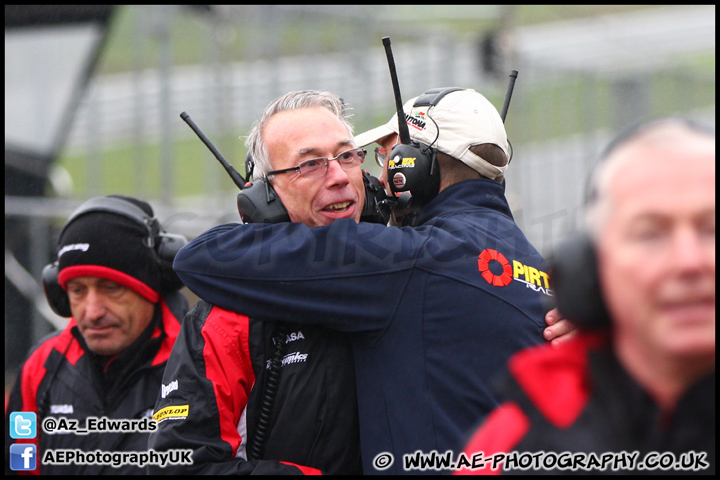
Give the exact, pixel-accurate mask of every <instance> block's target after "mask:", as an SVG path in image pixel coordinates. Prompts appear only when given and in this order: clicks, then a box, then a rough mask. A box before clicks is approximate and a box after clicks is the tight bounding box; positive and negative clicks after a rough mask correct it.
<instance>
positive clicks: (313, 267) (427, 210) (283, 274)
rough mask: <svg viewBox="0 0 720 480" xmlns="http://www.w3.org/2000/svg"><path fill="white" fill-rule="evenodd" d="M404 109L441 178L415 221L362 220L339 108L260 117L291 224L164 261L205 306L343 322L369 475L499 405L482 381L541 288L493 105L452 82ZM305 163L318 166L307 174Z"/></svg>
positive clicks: (453, 443)
mask: <svg viewBox="0 0 720 480" xmlns="http://www.w3.org/2000/svg"><path fill="white" fill-rule="evenodd" d="M273 108H274V107H272V106H271V110H273ZM266 113H267V112H266ZM406 114H407V115H409V116H410V118H418V116H420V117H423V116H425V117H427V118H432V119H433V121H432V122H430V121H428V122H425V123H424V125H425V127H426V128H428V129H429V130H428V131H426V132H420V131H419V130H417V129H411V137H412V138H413V139H416V140H417V141H419V142H420V143H424V144H425V145H426V146H429V145H430V144H431V143H432V145H433V148H436V149H437V150H438V154H437V160H438V166H439V171H440V178H441V181H440V186H439V192H438V193H436V195H435V197H434V198H432V199H431V200H430V201H429V203H427V205H425V206H423V207H422V208H421V209H420V211H419V214H418V217H417V221H416V223H415V226H414V227H409V226H407V227H402V228H396V227H385V226H383V225H376V224H369V223H358V220H359V218H360V206H361V205H362V204H363V190H362V183H361V181H362V178H361V175H362V174H361V170H360V168H350V169H349V170H346V169H344V168H343V165H342V162H341V161H338V162H335V161H332V160H328V159H335V158H342V157H343V156H342V155H340V154H341V153H343V152H346V151H348V150H355V149H356V148H357V147H356V144H355V143H354V142H356V141H357V139H353V138H352V137H350V138H348V132H350V131H351V130H350V129H349V127H347V126H345V127H343V125H342V121H340V120H338V119H337V118H332V116H331V115H325V114H324V112H322V110H321V109H315V108H302V109H296V110H291V111H282V112H280V113H277V114H276V115H274V116H269V120H268V115H266V116H265V117H264V118H263V120H261V122H260V124H259V126H260V128H256V129H255V130H254V132H253V134H251V136H250V138H249V139H248V143H249V145H251V146H252V153H253V157H254V158H256V159H257V163H258V166H261V168H259V170H258V171H256V172H255V176H256V179H257V178H258V177H262V176H264V175H266V174H267V173H272V172H273V171H275V172H276V174H275V175H268V179H269V182H270V183H271V184H272V186H273V187H274V189H275V190H276V192H277V194H278V195H279V197H280V198H281V199H282V201H283V203H284V204H285V205H286V206H287V207H288V211H289V212H291V213H290V218H291V219H292V220H293V222H294V223H284V224H275V225H261V224H247V225H237V224H232V225H222V226H218V227H215V228H213V229H211V230H209V231H208V232H205V233H204V234H202V235H201V236H199V237H198V238H196V239H195V240H193V241H192V242H191V243H190V244H188V246H186V247H185V248H184V249H183V250H182V251H181V252H179V254H178V257H177V259H176V261H175V263H174V268H175V270H176V272H178V274H179V276H180V277H181V278H182V279H183V281H184V282H185V283H186V285H187V286H188V287H189V288H190V289H191V290H193V291H194V292H195V293H196V294H198V295H199V296H200V297H201V298H203V299H205V300H207V301H209V302H212V303H213V304H215V305H218V306H221V307H223V308H227V309H230V310H233V311H242V312H245V313H247V314H248V315H250V316H251V317H254V318H262V319H265V320H268V319H269V320H274V321H283V320H286V319H289V318H292V319H294V321H296V322H297V323H299V324H301V325H304V326H303V327H302V328H303V329H304V328H306V327H305V326H312V325H323V326H326V327H329V328H332V329H334V330H337V331H339V332H345V333H346V334H348V335H347V338H349V340H350V342H351V345H352V349H353V350H352V351H353V356H354V359H355V371H356V373H357V390H358V395H357V401H358V407H359V418H360V434H361V445H362V461H363V472H364V473H366V474H370V473H404V472H407V471H409V470H410V471H411V470H412V467H411V466H410V465H409V464H408V463H406V461H405V459H406V458H405V455H410V456H412V455H416V454H417V453H418V450H419V451H420V452H419V453H420V454H426V455H433V454H439V455H444V454H445V453H446V452H447V451H448V450H451V451H455V452H458V451H459V450H460V449H461V447H462V445H463V444H464V442H465V440H466V439H467V435H468V434H469V430H470V429H472V427H474V426H475V425H476V424H477V423H478V422H479V421H481V420H482V418H483V417H484V415H485V414H486V413H487V412H489V411H490V410H491V409H492V408H493V407H494V406H496V405H497V402H496V400H495V399H494V398H493V397H492V396H491V395H490V393H489V382H490V380H491V378H493V376H494V375H495V374H496V373H497V372H499V371H500V370H501V368H502V367H503V365H504V364H505V362H506V361H507V359H508V358H509V356H510V355H511V354H513V353H514V352H516V351H518V350H520V349H522V348H525V347H527V346H530V345H535V344H538V343H540V342H542V341H543V339H542V332H543V327H544V326H545V323H544V321H543V316H544V314H545V310H546V309H545V308H543V304H542V297H543V296H545V295H547V294H548V293H549V292H548V291H547V285H546V283H545V279H546V278H547V266H546V264H545V262H544V260H543V258H542V257H541V256H540V254H539V253H538V252H537V250H536V249H535V248H534V247H533V246H532V245H531V244H530V243H529V242H528V241H527V239H526V238H525V236H524V235H523V234H522V232H521V231H520V230H519V228H518V227H517V225H516V224H515V223H514V221H513V219H512V213H511V211H510V208H509V206H508V204H507V200H506V199H505V196H504V188H503V185H502V183H501V182H500V181H499V179H501V178H502V175H503V174H504V171H505V168H506V167H507V160H508V158H507V157H508V155H507V154H508V146H507V137H506V134H505V129H504V126H503V124H502V121H501V119H500V116H499V114H498V113H497V111H496V110H495V108H494V107H493V106H492V105H491V104H490V103H489V102H488V101H487V100H486V99H485V98H484V97H483V96H482V95H480V94H479V93H477V92H475V91H473V90H459V89H458V90H457V91H453V92H451V93H449V94H447V95H446V96H445V97H444V98H443V99H442V100H441V101H440V102H439V103H438V104H437V105H435V106H433V107H432V108H421V109H415V108H408V109H406ZM434 125H436V126H434ZM433 128H435V130H434V131H431V130H430V129H433ZM453 131H455V132H460V133H461V134H460V135H454V136H448V133H450V132H453ZM428 139H429V140H428ZM433 139H435V140H433ZM374 140H375V139H369V141H368V142H367V143H372V141H374ZM363 143H364V142H363ZM461 143H462V144H464V146H463V145H460V144H461ZM463 148H464V150H463ZM457 152H460V153H457ZM338 155H340V157H338ZM358 155H359V154H358ZM453 155H455V156H453ZM486 157H487V158H486ZM308 160H310V161H312V163H311V165H315V164H316V162H319V163H321V164H327V167H326V168H327V172H326V173H325V174H324V175H323V176H322V177H315V178H312V177H310V178H308V177H307V176H306V175H303V174H302V173H303V168H302V167H300V165H301V164H302V162H306V161H308ZM386 163H388V164H389V162H386ZM495 163H498V165H496V164H495ZM410 164H412V159H408V163H407V165H410ZM262 165H264V167H262ZM346 166H347V165H346ZM256 168H257V167H256ZM324 168H325V167H324ZM324 168H323V169H324ZM387 168H388V166H387V165H386V167H385V169H386V170H387ZM278 170H280V171H286V172H285V173H282V174H277V171H278ZM311 172H312V169H311ZM384 177H387V174H384ZM299 222H302V223H299ZM303 223H304V224H303ZM313 226H314V227H316V228H310V227H313ZM161 428H162V425H161ZM418 461H420V460H418ZM450 467H451V465H450V464H446V465H445V467H444V468H441V469H442V470H443V471H448V470H449V469H450ZM435 468H438V469H440V465H435V466H432V467H431V469H430V470H427V469H426V472H430V473H437V471H438V470H436V469H435Z"/></svg>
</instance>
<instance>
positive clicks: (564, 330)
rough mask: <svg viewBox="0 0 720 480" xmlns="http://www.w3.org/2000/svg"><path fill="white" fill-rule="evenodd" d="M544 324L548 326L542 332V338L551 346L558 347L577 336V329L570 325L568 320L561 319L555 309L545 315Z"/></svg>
mask: <svg viewBox="0 0 720 480" xmlns="http://www.w3.org/2000/svg"><path fill="white" fill-rule="evenodd" d="M545 323H547V324H548V326H547V328H545V330H543V337H545V340H547V341H548V342H550V344H551V345H553V346H558V345H559V344H561V343H562V342H565V341H567V340H569V339H571V338H573V337H574V336H575V335H576V334H577V327H576V326H575V325H573V324H572V323H570V320H567V319H565V318H561V317H560V312H558V309H557V308H553V309H552V310H550V311H549V312H548V313H547V314H546V315H545Z"/></svg>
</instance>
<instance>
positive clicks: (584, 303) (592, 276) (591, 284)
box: [548, 124, 642, 330]
mask: <svg viewBox="0 0 720 480" xmlns="http://www.w3.org/2000/svg"><path fill="white" fill-rule="evenodd" d="M640 128H642V124H641V125H636V126H633V127H631V128H630V129H628V130H626V131H625V132H624V133H622V134H620V135H619V136H618V137H616V138H615V139H614V140H613V141H612V142H611V143H610V144H609V145H608V146H607V147H606V148H605V150H604V151H603V152H602V154H601V155H600V160H599V161H598V162H597V163H596V165H595V166H594V167H593V168H592V170H591V171H590V174H589V175H588V177H587V180H586V182H585V192H586V193H585V198H584V201H583V205H584V208H585V209H588V208H591V207H592V206H593V204H594V202H595V201H597V197H598V192H597V186H596V182H595V180H596V179H595V177H596V176H597V174H598V170H599V169H600V165H602V164H603V163H604V161H605V160H606V159H607V158H608V157H609V156H610V154H611V153H612V152H614V151H615V149H616V148H617V147H618V146H619V145H621V144H623V143H625V142H626V141H627V140H628V139H629V138H630V137H632V136H633V135H634V134H635V133H636V132H637V131H638V130H639V129H640ZM555 252H560V253H559V254H557V253H556V254H555V255H554V257H553V259H552V260H550V261H549V262H548V263H549V265H550V286H551V288H552V289H553V292H554V294H555V305H553V306H556V307H557V309H558V311H559V312H560V315H561V317H562V318H566V319H568V320H570V321H571V322H572V323H574V324H575V325H577V326H578V327H582V328H585V329H590V330H597V329H603V328H606V327H609V326H610V315H609V313H608V310H607V306H606V304H605V301H604V299H603V294H602V289H601V287H600V277H599V271H598V257H597V250H596V248H595V244H594V241H593V239H592V238H591V236H590V233H589V232H588V231H587V229H586V227H585V226H584V227H583V228H581V229H580V230H579V231H577V232H574V233H572V234H570V235H569V236H568V237H567V238H566V239H565V240H563V241H562V242H560V244H559V245H558V246H557V248H555Z"/></svg>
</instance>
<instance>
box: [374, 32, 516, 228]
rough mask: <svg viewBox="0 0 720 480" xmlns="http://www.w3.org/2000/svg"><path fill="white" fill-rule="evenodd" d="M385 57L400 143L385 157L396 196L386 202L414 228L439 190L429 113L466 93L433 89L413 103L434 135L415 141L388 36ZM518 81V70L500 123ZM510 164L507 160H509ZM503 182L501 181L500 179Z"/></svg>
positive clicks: (514, 72)
mask: <svg viewBox="0 0 720 480" xmlns="http://www.w3.org/2000/svg"><path fill="white" fill-rule="evenodd" d="M382 42H383V45H384V47H385V54H386V56H387V60H388V66H389V68H390V78H391V81H392V86H393V92H394V94H395V106H396V108H397V117H398V138H399V140H400V143H399V144H397V145H395V147H393V149H392V151H391V152H390V155H388V166H387V169H388V183H389V184H390V191H391V192H392V193H393V194H394V195H395V198H394V199H391V200H390V201H389V202H385V203H390V204H391V205H393V206H394V207H395V208H398V209H399V210H400V211H401V212H403V214H404V220H403V225H410V226H412V225H414V222H415V221H416V219H417V214H418V212H419V210H420V209H421V208H422V207H424V206H425V205H427V204H428V203H429V202H430V201H431V200H432V199H433V198H435V197H436V196H437V195H438V193H439V191H440V168H439V166H438V162H437V153H438V150H437V148H434V147H433V146H432V145H434V144H435V142H437V139H438V137H439V136H440V128H439V127H438V125H437V123H435V120H433V118H432V115H431V111H432V108H433V107H435V106H436V105H437V104H438V103H440V101H441V100H442V99H443V98H444V97H445V96H446V95H447V94H449V93H452V92H457V91H461V90H465V89H464V88H460V87H447V88H433V89H431V90H428V91H426V92H425V93H423V94H422V95H420V96H419V97H418V98H417V99H416V100H415V102H414V103H413V106H412V107H413V108H415V107H427V112H426V114H427V118H428V119H429V120H430V121H432V122H433V123H435V127H436V128H435V129H436V130H437V136H436V137H435V140H434V141H433V143H432V144H431V145H426V144H424V143H420V142H417V141H414V140H412V139H411V138H410V132H409V129H408V126H407V121H408V116H407V115H406V114H405V112H404V110H403V104H402V99H401V96H400V85H399V83H398V77H397V71H396V68H395V59H394V57H393V54H392V49H391V47H390V37H383V39H382ZM515 78H517V71H515V70H513V71H512V73H511V81H510V85H509V86H508V92H507V94H506V96H505V104H504V106H503V113H502V115H501V118H502V121H503V123H504V122H505V115H506V114H507V109H508V106H509V103H510V97H511V96H512V90H513V87H514V85H515ZM508 163H509V161H508ZM503 181H504V179H503Z"/></svg>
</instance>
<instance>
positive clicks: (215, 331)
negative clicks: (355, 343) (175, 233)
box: [149, 301, 362, 475]
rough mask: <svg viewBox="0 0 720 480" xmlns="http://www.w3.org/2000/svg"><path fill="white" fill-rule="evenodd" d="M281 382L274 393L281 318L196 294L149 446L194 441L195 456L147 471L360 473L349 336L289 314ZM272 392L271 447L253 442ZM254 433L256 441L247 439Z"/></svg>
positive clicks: (191, 444)
mask: <svg viewBox="0 0 720 480" xmlns="http://www.w3.org/2000/svg"><path fill="white" fill-rule="evenodd" d="M282 326H283V328H284V332H283V333H282V340H281V342H282V344H283V346H282V351H281V354H280V355H281V357H282V358H281V362H280V367H279V380H278V382H277V390H276V392H275V393H274V394H271V395H270V396H268V395H266V393H267V383H268V376H269V371H270V370H269V368H268V367H269V362H270V359H271V358H272V356H273V354H275V352H276V344H275V341H276V340H274V337H275V338H277V333H278V328H277V327H278V325H277V324H276V323H274V322H261V321H258V320H254V319H249V318H248V317H247V316H245V315H241V314H238V313H234V312H230V311H228V310H224V309H221V308H219V307H215V306H213V305H211V304H209V303H207V302H204V301H199V302H198V303H197V305H195V307H194V308H193V309H192V310H191V311H190V313H188V315H187V317H186V318H185V321H184V323H183V327H182V330H181V332H180V336H179V337H178V340H177V342H176V344H175V348H174V349H173V352H172V355H171V356H170V359H169V361H168V365H167V368H166V371H165V376H164V378H163V395H161V396H160V397H159V398H158V401H157V405H156V407H155V418H156V419H157V420H158V421H159V423H158V429H157V431H155V432H153V433H152V434H151V436H150V442H149V448H152V449H154V450H156V451H166V450H169V449H191V450H193V454H192V459H193V465H191V466H178V467H176V468H175V467H173V468H170V469H164V470H162V469H160V468H157V467H151V468H150V469H149V472H150V473H170V472H177V473H194V474H214V475H215V474H250V473H252V474H264V475H266V474H318V473H328V474H360V473H361V472H362V466H361V460H360V440H359V427H358V414H357V398H356V390H355V372H354V367H353V361H352V351H351V349H350V345H349V343H348V340H347V339H346V338H344V337H343V336H342V335H340V334H339V333H336V332H332V331H330V330H328V329H325V328H322V327H315V326H307V325H305V326H302V327H301V326H299V325H297V324H294V323H289V322H283V323H282ZM269 399H272V407H271V408H270V409H269V412H271V413H270V416H269V418H268V424H267V431H266V435H265V441H264V442H263V446H264V453H263V455H261V456H260V457H259V458H260V459H254V458H253V455H252V452H253V446H254V444H253V442H254V441H256V439H257V436H258V421H259V418H260V413H261V411H262V409H263V405H264V404H265V403H266V402H267V401H268V400H269ZM248 440H249V442H248Z"/></svg>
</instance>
